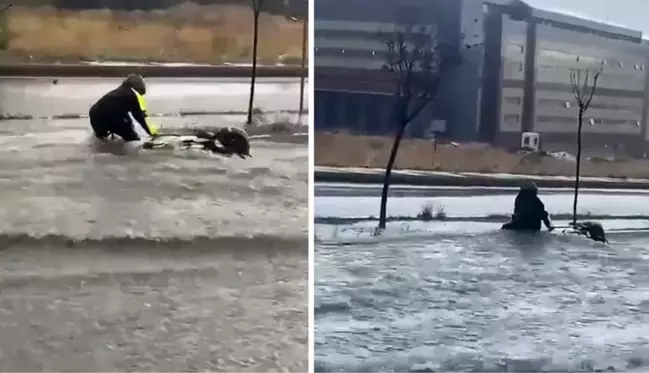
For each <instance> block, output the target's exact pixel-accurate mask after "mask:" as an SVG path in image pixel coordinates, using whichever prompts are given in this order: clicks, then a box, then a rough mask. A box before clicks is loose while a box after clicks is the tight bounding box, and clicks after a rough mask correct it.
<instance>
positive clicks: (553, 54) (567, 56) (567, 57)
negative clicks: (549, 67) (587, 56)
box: [541, 49, 578, 61]
mask: <svg viewBox="0 0 649 373" xmlns="http://www.w3.org/2000/svg"><path fill="white" fill-rule="evenodd" d="M541 56H543V57H547V58H554V59H557V60H564V61H577V60H578V58H577V57H578V56H577V55H576V54H572V53H568V52H563V51H556V50H551V49H542V50H541Z"/></svg>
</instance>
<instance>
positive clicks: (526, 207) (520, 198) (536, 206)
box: [502, 182, 554, 232]
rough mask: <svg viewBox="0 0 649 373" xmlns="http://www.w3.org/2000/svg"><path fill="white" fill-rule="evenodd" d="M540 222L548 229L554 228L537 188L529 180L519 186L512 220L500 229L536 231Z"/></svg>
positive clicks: (538, 229) (539, 228)
mask: <svg viewBox="0 0 649 373" xmlns="http://www.w3.org/2000/svg"><path fill="white" fill-rule="evenodd" d="M541 222H543V224H544V225H545V226H546V227H547V229H548V231H552V230H554V227H553V226H552V223H551V222H550V217H549V215H548V212H547V211H545V205H544V204H543V202H541V199H540V198H539V196H538V188H537V186H536V184H535V183H533V182H531V183H529V184H526V185H523V186H522V187H521V189H520V191H519V192H518V195H517V196H516V199H515V200H514V214H513V215H512V220H511V221H510V222H509V223H506V224H504V225H503V227H502V229H507V230H515V231H537V232H538V231H540V230H541Z"/></svg>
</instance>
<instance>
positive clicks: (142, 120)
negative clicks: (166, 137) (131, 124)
mask: <svg viewBox="0 0 649 373" xmlns="http://www.w3.org/2000/svg"><path fill="white" fill-rule="evenodd" d="M131 92H132V93H133V94H132V97H133V99H132V100H131V105H130V108H129V109H130V110H129V111H130V112H131V115H133V118H135V120H136V121H137V122H138V123H139V124H140V126H142V128H143V129H144V131H145V132H146V133H147V134H148V135H149V136H155V135H156V134H157V131H156V129H155V127H154V126H153V125H151V124H150V123H149V121H148V119H147V118H148V116H147V105H146V101H145V99H144V97H143V96H142V95H140V94H138V93H137V92H135V91H134V90H131Z"/></svg>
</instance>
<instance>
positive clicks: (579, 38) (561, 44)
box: [314, 0, 649, 152]
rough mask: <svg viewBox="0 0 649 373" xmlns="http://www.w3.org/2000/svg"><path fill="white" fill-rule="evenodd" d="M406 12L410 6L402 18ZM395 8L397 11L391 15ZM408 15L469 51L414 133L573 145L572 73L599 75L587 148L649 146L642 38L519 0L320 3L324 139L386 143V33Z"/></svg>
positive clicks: (319, 109) (319, 106)
mask: <svg viewBox="0 0 649 373" xmlns="http://www.w3.org/2000/svg"><path fill="white" fill-rule="evenodd" d="M404 4H405V8H404ZM395 9H398V10H395ZM404 10H405V11H410V12H413V13H415V14H416V15H417V17H418V21H419V22H420V23H423V24H429V25H436V26H437V28H438V29H439V31H440V34H439V36H440V37H441V38H444V39H445V40H446V41H449V40H450V41H452V42H453V43H455V44H456V45H457V47H458V48H463V45H464V44H474V45H475V44H478V45H480V47H478V48H471V49H470V50H469V49H466V50H463V54H464V62H463V64H462V65H461V66H460V67H459V68H458V69H457V70H456V71H455V72H454V73H453V74H452V75H451V76H448V77H446V78H445V86H444V87H443V89H442V90H441V91H440V93H439V95H438V99H437V100H436V101H435V103H434V104H433V105H431V107H430V108H428V109H427V110H426V111H425V112H424V113H422V115H420V117H419V118H418V119H417V121H416V122H415V123H413V124H412V125H411V126H410V129H411V130H410V132H409V134H410V135H411V136H417V137H423V136H426V135H427V134H428V133H429V132H430V130H435V131H438V132H441V133H443V134H445V135H447V136H449V137H451V138H453V139H456V140H461V141H462V140H464V141H471V140H474V141H475V140H479V141H490V142H495V143H499V144H502V145H508V146H515V145H517V144H520V137H521V133H522V132H538V133H539V134H540V135H541V141H542V143H543V146H544V147H545V148H552V147H553V145H556V146H559V147H563V148H565V147H566V146H570V145H571V144H573V143H574V136H575V133H576V131H575V130H576V116H577V106H576V101H575V99H574V96H573V93H572V87H571V84H570V71H571V70H574V69H581V70H582V71H583V70H585V69H590V71H596V70H599V69H601V70H602V75H601V78H600V80H599V85H598V89H597V92H596V95H595V98H594V99H593V102H592V105H591V107H590V109H589V110H588V112H587V113H586V125H585V126H584V130H583V131H584V132H583V133H584V134H585V138H586V139H587V141H586V142H587V145H588V146H591V147H595V146H596V147H620V146H624V147H627V148H629V149H634V150H637V151H640V152H643V151H644V149H645V147H646V144H647V142H648V141H649V130H648V126H647V109H648V107H649V100H648V94H649V86H648V82H649V79H648V74H647V73H646V67H647V66H648V63H649V62H648V60H647V58H648V56H649V46H648V45H647V43H645V42H644V41H643V40H642V35H641V33H640V32H638V31H634V30H629V29H625V28H622V27H617V26H611V25H606V24H602V23H598V22H593V21H589V20H584V19H580V18H576V17H572V16H567V15H563V14H558V13H555V12H550V11H544V10H541V9H535V8H532V7H529V6H528V5H527V4H525V3H523V2H521V1H517V0H513V1H512V0H480V1H475V0H408V1H406V2H404V1H402V0H380V1H376V0H374V1H372V0H348V1H340V0H318V1H316V2H315V17H316V22H315V43H314V47H315V61H314V63H315V90H316V94H315V100H316V105H315V106H316V123H315V124H316V129H335V128H338V129H347V130H351V131H356V132H362V133H374V134H378V133H388V132H390V131H391V129H392V126H393V122H394V121H392V120H391V118H390V115H389V110H390V103H391V100H392V93H391V92H392V89H393V87H392V83H389V82H387V80H386V79H385V75H383V74H385V73H383V72H381V70H380V67H381V65H382V62H383V60H382V58H383V52H384V51H385V47H384V46H383V45H382V43H381V40H380V39H378V37H377V36H378V31H379V30H381V29H389V28H390V27H392V25H391V23H392V22H395V13H396V12H397V11H404Z"/></svg>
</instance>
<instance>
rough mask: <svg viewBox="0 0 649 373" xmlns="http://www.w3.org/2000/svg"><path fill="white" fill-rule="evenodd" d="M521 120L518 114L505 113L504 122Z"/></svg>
mask: <svg viewBox="0 0 649 373" xmlns="http://www.w3.org/2000/svg"><path fill="white" fill-rule="evenodd" d="M520 121H521V116H520V115H518V114H505V123H507V124H518V123H520Z"/></svg>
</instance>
